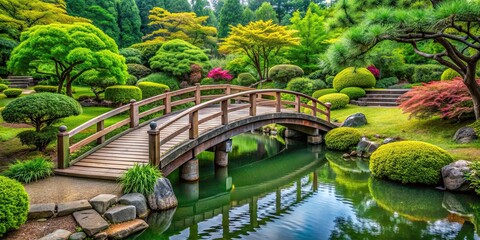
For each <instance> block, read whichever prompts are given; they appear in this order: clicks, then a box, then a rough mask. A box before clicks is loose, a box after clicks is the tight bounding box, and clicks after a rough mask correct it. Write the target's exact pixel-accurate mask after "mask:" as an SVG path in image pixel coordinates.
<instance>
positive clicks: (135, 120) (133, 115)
mask: <svg viewBox="0 0 480 240" xmlns="http://www.w3.org/2000/svg"><path fill="white" fill-rule="evenodd" d="M135 102H136V101H135V99H132V100H130V128H134V127H137V126H138V124H139V121H140V119H139V117H138V105H137V104H135Z"/></svg>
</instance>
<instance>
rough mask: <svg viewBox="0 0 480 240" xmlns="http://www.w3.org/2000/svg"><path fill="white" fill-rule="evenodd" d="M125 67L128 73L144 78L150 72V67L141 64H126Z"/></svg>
mask: <svg viewBox="0 0 480 240" xmlns="http://www.w3.org/2000/svg"><path fill="white" fill-rule="evenodd" d="M127 67H128V68H127V71H128V73H129V74H131V75H133V76H135V77H137V78H144V77H146V76H148V75H150V74H151V73H152V70H151V69H150V68H148V67H145V66H143V65H141V64H127Z"/></svg>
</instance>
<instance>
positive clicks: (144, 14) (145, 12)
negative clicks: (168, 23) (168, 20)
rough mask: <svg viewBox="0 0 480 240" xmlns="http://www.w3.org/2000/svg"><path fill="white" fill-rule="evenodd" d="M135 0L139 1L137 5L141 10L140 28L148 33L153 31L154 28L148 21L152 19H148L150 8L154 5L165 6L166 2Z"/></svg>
mask: <svg viewBox="0 0 480 240" xmlns="http://www.w3.org/2000/svg"><path fill="white" fill-rule="evenodd" d="M135 1H136V3H137V7H138V10H139V12H140V20H141V22H142V25H141V27H140V30H141V31H142V33H144V34H147V33H148V32H151V31H152V29H151V28H150V27H149V26H148V23H149V22H150V20H149V19H148V16H149V13H150V10H152V9H153V8H154V7H160V8H165V2H164V0H135Z"/></svg>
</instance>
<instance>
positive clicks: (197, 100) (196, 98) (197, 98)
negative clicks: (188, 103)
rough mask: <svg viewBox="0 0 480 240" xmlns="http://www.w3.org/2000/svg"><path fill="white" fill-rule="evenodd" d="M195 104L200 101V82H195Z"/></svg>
mask: <svg viewBox="0 0 480 240" xmlns="http://www.w3.org/2000/svg"><path fill="white" fill-rule="evenodd" d="M195 87H196V89H195V105H198V104H200V103H202V91H201V90H200V83H195Z"/></svg>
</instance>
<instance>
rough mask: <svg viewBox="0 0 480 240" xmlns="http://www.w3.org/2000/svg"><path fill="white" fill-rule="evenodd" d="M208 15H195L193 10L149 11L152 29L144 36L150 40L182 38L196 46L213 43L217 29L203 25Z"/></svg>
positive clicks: (159, 9) (155, 9)
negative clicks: (176, 11)
mask: <svg viewBox="0 0 480 240" xmlns="http://www.w3.org/2000/svg"><path fill="white" fill-rule="evenodd" d="M207 18H208V16H203V17H197V16H196V14H195V13H193V12H182V13H170V12H169V11H167V10H165V9H163V8H157V7H156V8H154V9H153V10H152V11H150V20H151V22H150V26H152V27H153V29H154V30H153V31H152V32H151V33H149V34H147V35H146V36H145V39H146V40H150V41H162V42H164V41H168V40H172V39H182V40H184V41H187V42H189V43H192V44H194V45H196V46H206V45H214V44H215V43H216V37H215V36H216V35H217V29H216V28H214V27H210V26H205V23H206V21H207Z"/></svg>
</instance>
